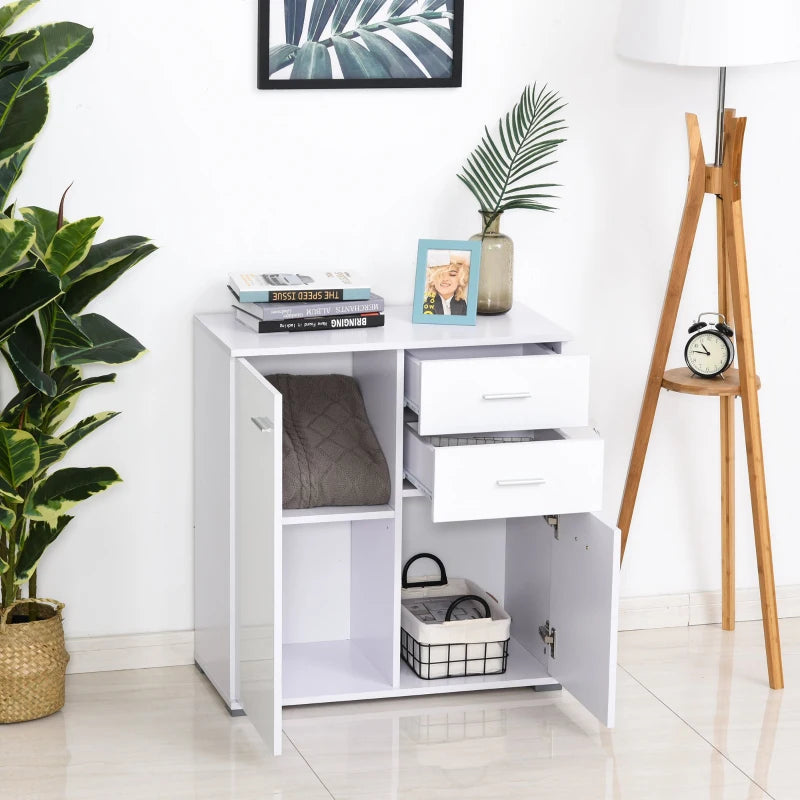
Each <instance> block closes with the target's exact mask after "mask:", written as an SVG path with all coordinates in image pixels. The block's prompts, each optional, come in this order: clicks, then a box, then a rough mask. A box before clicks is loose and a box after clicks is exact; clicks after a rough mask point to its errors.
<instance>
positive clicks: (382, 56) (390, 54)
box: [257, 0, 464, 89]
mask: <svg viewBox="0 0 800 800" xmlns="http://www.w3.org/2000/svg"><path fill="white" fill-rule="evenodd" d="M404 5H405V3H404V2H403V0H384V2H380V0H258V83H257V85H258V88H259V89H384V88H435V87H459V86H461V65H462V58H463V48H464V0H414V2H413V3H409V4H408V6H406V8H408V9H409V10H413V9H414V7H415V6H417V7H420V8H417V9H416V11H417V13H416V14H412V15H410V16H413V17H416V18H417V20H419V17H422V16H423V15H425V14H430V15H434V14H438V15H439V16H437V17H425V19H427V20H428V22H429V23H430V24H428V23H423V22H421V21H420V22H419V24H424V25H426V27H428V28H430V30H434V29H433V28H432V27H431V26H432V25H434V24H436V23H435V22H434V20H435V19H439V18H442V19H447V20H448V26H449V31H450V33H451V34H452V58H451V59H449V61H450V63H451V70H450V74H449V75H447V76H444V77H438V76H437V77H431V73H432V72H433V70H426V72H423V70H421V69H420V68H419V64H414V63H411V59H408V62H409V63H410V66H407V67H405V68H403V71H407V72H409V73H413V72H414V71H416V72H417V73H420V72H421V73H422V74H423V77H419V76H417V77H364V78H356V77H341V78H339V77H331V78H314V77H304V78H280V79H276V78H272V77H271V76H270V52H269V51H270V47H269V42H270V16H271V12H272V10H273V9H274V8H275V7H276V6H277V7H280V6H282V7H283V8H284V14H286V13H287V12H289V11H298V10H302V11H303V19H298V20H297V23H296V24H295V26H294V30H293V31H292V32H291V35H290V34H289V30H288V29H289V25H288V23H287V21H286V17H284V26H285V28H286V36H285V38H287V39H288V38H292V39H293V40H294V42H285V43H281V45H280V46H282V47H285V48H287V49H286V50H285V51H284V53H283V56H284V60H285V59H288V60H286V63H285V65H284V67H283V68H282V69H285V67H287V66H288V65H289V64H291V63H293V59H294V56H296V54H297V53H298V52H299V51H300V49H301V48H302V46H303V45H305V44H308V43H309V39H308V29H309V28H310V25H311V16H310V15H311V14H312V13H314V11H315V9H319V10H320V11H322V14H323V16H324V14H326V13H327V14H328V16H327V17H326V18H325V22H324V24H322V26H321V27H322V29H323V30H326V28H327V26H328V25H330V24H331V20H332V17H333V15H334V14H335V13H336V10H337V8H338V6H342V7H343V9H344V13H346V12H347V11H348V10H349V12H350V13H349V14H348V17H347V19H348V20H350V21H352V20H353V19H357V17H358V15H359V13H360V11H361V8H362V7H366V6H371V8H372V9H375V8H376V7H377V11H378V12H380V11H381V10H387V9H389V8H391V7H392V6H397V7H399V8H402V7H403V6H404ZM426 6H431V8H430V10H428V11H422V10H421V9H422V8H425V7H426ZM451 9H452V10H451ZM450 13H452V15H453V16H452V19H450V18H449V17H444V16H442V15H445V14H450ZM370 19H371V18H370ZM409 24H411V23H409ZM317 27H318V28H319V27H320V20H319V18H318V20H317ZM437 27H438V26H437ZM363 28H366V33H364V34H363V36H362V37H361V39H362V43H363V38H364V37H365V36H366V34H367V33H370V34H372V35H373V36H375V35H377V31H378V30H384V29H388V28H389V25H388V24H387V23H386V21H380V20H379V21H378V22H376V23H370V22H369V20H367V24H366V25H364V26H362V29H363ZM392 30H396V27H394V26H393V28H392ZM349 32H355V29H352V28H350V27H348V28H346V29H345V30H342V34H345V35H343V36H340V37H337V38H339V39H340V42H339V45H338V47H342V46H343V45H342V43H341V39H348V40H349V41H352V39H354V38H358V37H357V36H355V35H354V36H346V34H347V33H349ZM409 33H411V34H413V35H412V36H409ZM444 33H445V35H446V31H445V32H444ZM401 35H402V36H403V37H404V41H403V44H404V45H406V46H408V45H407V41H410V42H411V45H412V46H414V45H418V46H421V47H422V48H423V49H425V51H426V52H427V55H429V57H431V58H433V59H434V63H435V64H436V66H437V68H439V69H440V71H441V66H442V64H441V63H440V61H441V58H440V57H441V54H437V53H435V52H434V51H433V50H430V48H426V45H425V44H424V43H420V42H419V38H423V37H421V36H420V34H418V33H414V32H413V31H408V32H405V29H404V32H403V33H402V34H401ZM438 35H439V36H440V37H441V38H442V39H443V44H444V46H443V47H442V48H441V50H442V52H443V53H444V55H445V56H446V55H447V54H448V52H449V51H450V47H448V46H447V43H446V42H444V36H443V35H442V34H438ZM435 36H436V34H434V37H435ZM416 37H419V38H416ZM333 38H334V37H332V36H328V37H327V38H321V37H320V36H317V38H316V39H312V40H311V41H315V42H317V43H319V44H325V42H327V41H329V40H332V39H333ZM380 38H381V39H382V40H383V43H381V42H375V40H374V39H372V44H373V47H375V48H377V49H376V51H372V50H369V48H366V49H367V50H368V52H369V53H370V58H372V59H373V60H374V61H377V62H379V63H380V64H381V66H382V68H383V71H384V72H386V73H387V74H388V73H389V71H390V68H391V69H393V70H394V71H395V72H397V71H398V70H397V68H396V66H394V65H397V64H398V62H397V61H396V60H394V59H397V58H399V56H398V55H397V54H396V53H395V52H394V51H397V52H398V53H400V52H401V51H400V50H399V48H398V47H397V46H396V45H394V44H393V43H392V42H391V41H389V42H388V45H387V44H386V40H385V38H384V37H380ZM434 41H436V40H435V38H434ZM276 46H278V45H276ZM345 46H346V43H345ZM356 46H359V47H360V45H356ZM326 47H327V48H328V50H329V51H330V50H333V52H334V57H336V58H337V59H338V53H337V45H335V44H334V43H332V44H330V45H326ZM290 48H293V50H292V49H290ZM409 49H410V48H409ZM412 52H414V51H413V50H412ZM345 55H346V53H345ZM414 55H415V58H416V57H417V53H416V52H415V53H414ZM327 58H328V60H330V54H328V56H327ZM406 58H408V57H407V56H406ZM323 60H324V57H323ZM401 61H402V59H401ZM305 63H306V64H308V61H307V60H306V61H305ZM403 63H404V62H403ZM421 63H422V64H423V66H425V62H424V61H422V62H421ZM273 66H274V65H273ZM370 66H371V65H370V64H367V65H366V67H363V66H361V67H360V68H361V69H364V68H366V69H369V68H370ZM339 67H340V68H341V64H339ZM375 70H376V71H378V68H377V67H375ZM275 71H276V72H277V71H279V70H275Z"/></svg>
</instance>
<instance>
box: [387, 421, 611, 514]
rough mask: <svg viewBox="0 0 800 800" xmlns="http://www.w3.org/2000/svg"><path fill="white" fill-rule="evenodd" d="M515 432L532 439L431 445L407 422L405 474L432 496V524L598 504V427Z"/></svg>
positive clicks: (557, 511)
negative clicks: (528, 440)
mask: <svg viewBox="0 0 800 800" xmlns="http://www.w3.org/2000/svg"><path fill="white" fill-rule="evenodd" d="M514 433H515V435H519V436H523V435H533V436H534V437H535V440H534V441H532V442H515V443H506V442H503V443H499V444H474V445H459V446H434V445H433V444H431V443H430V442H429V441H427V440H426V438H425V437H421V436H420V435H419V434H418V433H417V431H416V425H415V424H414V423H410V424H407V425H406V427H405V433H404V455H403V458H404V468H405V473H406V476H407V477H408V479H409V480H410V481H411V482H412V483H413V484H414V485H415V486H417V488H418V489H421V490H422V491H423V492H424V493H425V494H427V495H428V496H429V497H430V498H431V500H432V503H433V521H434V522H452V521H458V520H470V519H494V518H499V517H528V516H538V515H540V514H572V513H577V512H582V511H598V510H599V509H600V508H601V506H602V492H603V440H602V439H601V438H600V437H599V436H598V435H597V433H596V432H595V431H594V430H592V429H591V428H578V429H575V430H570V431H564V430H548V431H536V432H535V433H533V432H531V431H522V432H519V431H517V432H514ZM486 435H490V434H486Z"/></svg>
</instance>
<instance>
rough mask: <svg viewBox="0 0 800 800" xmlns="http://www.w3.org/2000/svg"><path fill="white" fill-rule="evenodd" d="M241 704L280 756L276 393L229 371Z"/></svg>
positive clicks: (242, 369)
mask: <svg viewBox="0 0 800 800" xmlns="http://www.w3.org/2000/svg"><path fill="white" fill-rule="evenodd" d="M234 370H235V376H234V380H235V390H236V403H235V413H234V426H235V429H236V436H235V442H236V451H235V456H234V463H235V465H236V493H235V498H236V502H235V510H234V518H235V531H236V570H237V573H238V574H237V587H238V596H237V626H236V634H237V647H236V650H237V654H238V655H237V666H238V670H239V696H240V697H239V699H240V702H241V704H242V708H243V709H244V711H245V713H246V714H247V716H248V717H249V718H250V721H251V722H252V723H253V725H254V726H255V728H256V730H257V731H258V732H259V733H260V734H261V736H262V738H263V739H264V741H265V742H266V743H267V746H268V747H271V748H272V750H273V752H274V753H275V754H276V755H278V754H279V753H280V751H281V728H282V717H281V707H282V696H281V694H282V689H281V506H282V494H281V472H282V458H281V455H282V430H283V419H282V407H281V395H280V394H279V392H278V391H277V390H276V389H275V388H274V387H273V386H271V385H270V384H269V383H267V381H265V380H264V378H263V376H262V375H260V374H259V372H258V371H257V370H256V369H254V368H253V366H252V365H251V364H250V363H248V362H247V361H245V360H243V359H237V360H236V362H235V364H234Z"/></svg>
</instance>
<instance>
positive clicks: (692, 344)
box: [686, 331, 733, 377]
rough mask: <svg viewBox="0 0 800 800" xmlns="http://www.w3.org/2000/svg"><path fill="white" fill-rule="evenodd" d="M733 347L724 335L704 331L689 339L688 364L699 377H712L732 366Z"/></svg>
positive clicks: (687, 349) (687, 348)
mask: <svg viewBox="0 0 800 800" xmlns="http://www.w3.org/2000/svg"><path fill="white" fill-rule="evenodd" d="M732 358H733V345H731V343H730V341H729V340H727V339H726V338H725V337H724V335H723V334H720V333H717V332H716V331H714V332H712V331H703V332H701V333H696V334H695V335H694V336H692V337H690V338H689V342H688V343H687V345H686V363H687V365H688V366H689V369H690V370H692V372H694V373H695V374H697V375H702V376H704V377H712V376H714V375H719V374H720V373H721V372H723V371H724V370H726V369H727V368H728V367H729V366H730V362H731V360H732Z"/></svg>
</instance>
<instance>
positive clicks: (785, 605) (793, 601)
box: [619, 586, 800, 631]
mask: <svg viewBox="0 0 800 800" xmlns="http://www.w3.org/2000/svg"><path fill="white" fill-rule="evenodd" d="M775 594H776V596H777V600H778V616H779V617H800V586H778V587H777V588H776V590H775ZM736 619H737V620H738V621H740V622H745V621H747V620H755V619H761V600H760V597H759V592H758V589H737V591H736ZM719 622H722V592H687V593H682V594H665V595H654V596H651V597H623V598H621V599H620V601H619V630H621V631H633V630H642V629H644V628H678V627H682V626H684V625H710V624H713V623H719Z"/></svg>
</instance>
